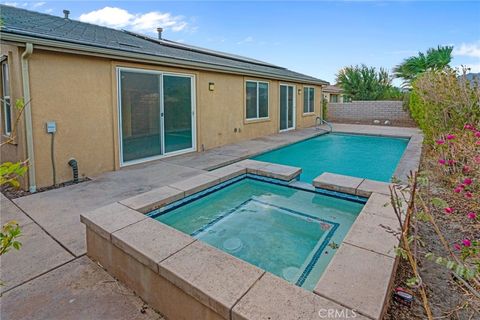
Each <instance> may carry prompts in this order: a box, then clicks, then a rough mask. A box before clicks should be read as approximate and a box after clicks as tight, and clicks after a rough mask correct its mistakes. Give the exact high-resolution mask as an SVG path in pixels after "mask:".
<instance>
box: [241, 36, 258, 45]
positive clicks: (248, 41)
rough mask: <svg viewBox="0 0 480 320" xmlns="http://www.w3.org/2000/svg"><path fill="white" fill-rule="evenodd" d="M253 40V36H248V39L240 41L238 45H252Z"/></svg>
mask: <svg viewBox="0 0 480 320" xmlns="http://www.w3.org/2000/svg"><path fill="white" fill-rule="evenodd" d="M253 40H254V39H253V37H252V36H248V37H246V38H245V39H243V40H240V41H238V42H237V44H246V43H252V42H253Z"/></svg>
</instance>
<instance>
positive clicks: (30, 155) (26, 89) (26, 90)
mask: <svg viewBox="0 0 480 320" xmlns="http://www.w3.org/2000/svg"><path fill="white" fill-rule="evenodd" d="M32 53H33V44H31V43H26V44H25V51H24V52H23V53H22V59H21V63H22V82H23V101H24V103H25V110H24V111H23V112H24V113H25V135H26V140H27V159H28V163H29V169H28V183H29V191H30V192H32V193H33V192H35V191H37V185H36V183H35V154H34V150H33V133H32V101H31V98H30V73H29V71H28V59H29V58H30V56H31V55H32Z"/></svg>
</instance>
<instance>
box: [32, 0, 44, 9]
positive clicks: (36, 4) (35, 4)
mask: <svg viewBox="0 0 480 320" xmlns="http://www.w3.org/2000/svg"><path fill="white" fill-rule="evenodd" d="M45 4H46V2H45V1H41V2H35V3H34V4H32V8H38V7H41V6H44V5H45Z"/></svg>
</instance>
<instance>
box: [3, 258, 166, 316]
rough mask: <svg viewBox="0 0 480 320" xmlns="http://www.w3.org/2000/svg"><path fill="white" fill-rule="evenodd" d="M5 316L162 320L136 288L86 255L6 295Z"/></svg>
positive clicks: (4, 296) (4, 301) (4, 299)
mask: <svg viewBox="0 0 480 320" xmlns="http://www.w3.org/2000/svg"><path fill="white" fill-rule="evenodd" d="M1 299H2V308H1V311H0V312H1V314H0V318H1V319H5V320H6V319H15V320H27V319H38V320H40V319H43V320H52V319H105V320H107V319H108V320H112V319H115V320H160V319H163V318H162V316H161V315H159V314H158V313H156V312H155V311H154V310H152V309H151V308H149V307H148V306H147V307H146V308H145V309H144V311H145V312H144V313H142V312H140V310H141V309H142V307H143V306H144V305H145V304H144V302H143V301H142V300H141V299H140V298H139V297H138V296H136V295H135V294H134V293H133V292H132V290H130V289H129V288H127V287H125V286H124V285H123V284H122V283H119V282H117V280H115V279H114V278H113V277H112V276H110V275H109V274H108V273H107V272H106V271H105V270H103V269H102V268H100V267H99V266H98V265H97V264H95V263H94V262H92V261H91V260H90V259H89V258H88V257H86V256H83V257H81V258H78V259H76V260H74V261H72V262H69V263H67V264H65V265H63V266H61V267H59V268H57V269H55V270H53V271H51V272H49V273H47V274H44V275H42V276H40V277H38V278H36V279H34V280H32V281H30V282H28V283H26V284H23V285H21V286H20V287H17V288H15V289H13V290H11V291H9V292H7V293H5V294H3V296H2V298H1Z"/></svg>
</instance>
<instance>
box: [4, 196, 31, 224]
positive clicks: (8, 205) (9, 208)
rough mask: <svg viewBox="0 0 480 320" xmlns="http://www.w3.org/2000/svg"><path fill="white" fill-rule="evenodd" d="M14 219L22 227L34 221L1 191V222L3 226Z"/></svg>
mask: <svg viewBox="0 0 480 320" xmlns="http://www.w3.org/2000/svg"><path fill="white" fill-rule="evenodd" d="M12 220H13V221H16V222H17V223H18V225H19V226H20V227H22V226H24V225H26V224H29V223H32V222H33V220H32V219H30V218H29V217H28V216H27V215H26V214H25V213H23V212H22V210H20V209H19V208H18V207H17V206H16V205H15V204H14V203H13V202H12V201H11V200H10V199H8V198H7V197H5V196H4V195H3V194H1V193H0V224H1V225H2V226H3V225H4V224H5V223H7V222H9V221H12Z"/></svg>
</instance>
